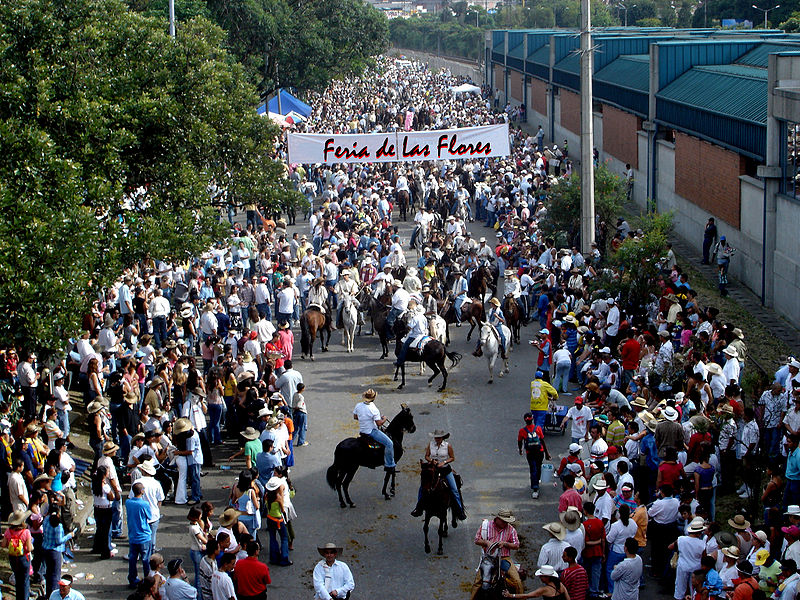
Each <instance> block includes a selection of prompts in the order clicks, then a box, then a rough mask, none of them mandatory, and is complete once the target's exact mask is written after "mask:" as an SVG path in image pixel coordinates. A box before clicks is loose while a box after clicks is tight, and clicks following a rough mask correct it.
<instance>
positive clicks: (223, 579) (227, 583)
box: [211, 571, 236, 600]
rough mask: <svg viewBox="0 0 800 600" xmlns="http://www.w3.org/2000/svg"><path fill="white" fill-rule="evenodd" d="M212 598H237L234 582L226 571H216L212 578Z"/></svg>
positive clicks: (222, 599) (221, 599)
mask: <svg viewBox="0 0 800 600" xmlns="http://www.w3.org/2000/svg"><path fill="white" fill-rule="evenodd" d="M211 597H212V598H213V600H230V599H231V598H236V590H235V589H234V588H233V580H232V579H231V577H230V575H228V574H227V573H226V572H225V571H215V572H214V574H213V575H212V576H211Z"/></svg>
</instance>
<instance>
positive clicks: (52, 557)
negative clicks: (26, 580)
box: [42, 550, 64, 598]
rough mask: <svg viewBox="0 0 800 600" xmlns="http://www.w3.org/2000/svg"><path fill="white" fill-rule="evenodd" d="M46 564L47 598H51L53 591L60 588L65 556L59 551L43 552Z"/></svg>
mask: <svg viewBox="0 0 800 600" xmlns="http://www.w3.org/2000/svg"><path fill="white" fill-rule="evenodd" d="M42 552H43V554H44V564H45V588H44V589H45V597H46V598H49V597H50V595H51V594H52V593H53V590H55V589H57V588H58V580H59V579H61V565H62V562H63V559H64V557H63V555H62V554H61V552H59V551H57V550H43V551H42Z"/></svg>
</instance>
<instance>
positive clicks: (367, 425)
mask: <svg viewBox="0 0 800 600" xmlns="http://www.w3.org/2000/svg"><path fill="white" fill-rule="evenodd" d="M377 396H378V393H377V392H376V391H375V390H373V389H372V388H370V389H368V390H367V391H366V392H364V399H363V400H362V401H361V402H359V403H358V404H356V407H355V408H354V409H353V419H354V420H356V421H358V432H359V434H360V435H362V436H368V437H371V438H372V439H373V440H375V441H376V442H378V443H379V444H381V445H382V446H383V468H384V470H385V471H390V472H391V471H394V468H395V462H394V443H393V442H392V439H391V438H390V437H389V436H388V435H386V434H385V433H383V431H381V430H380V429H379V428H380V426H381V425H383V424H384V423H386V422H387V421H388V419H387V418H386V417H385V416H381V413H380V411H379V410H378V408H377V407H376V406H375V404H373V402H374V401H375V398H376V397H377Z"/></svg>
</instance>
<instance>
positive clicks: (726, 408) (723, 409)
mask: <svg viewBox="0 0 800 600" xmlns="http://www.w3.org/2000/svg"><path fill="white" fill-rule="evenodd" d="M717 412H719V413H725V414H728V415H731V416H733V407H732V406H731V405H730V404H721V405H720V406H719V408H718V409H717Z"/></svg>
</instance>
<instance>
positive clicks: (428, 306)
mask: <svg viewBox="0 0 800 600" xmlns="http://www.w3.org/2000/svg"><path fill="white" fill-rule="evenodd" d="M421 304H422V308H423V309H424V311H425V315H426V316H429V317H431V316H433V315H436V314H437V313H438V312H439V306H438V305H437V304H436V298H434V297H433V294H431V286H430V285H428V284H427V283H426V284H425V285H423V286H422V303H421Z"/></svg>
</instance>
